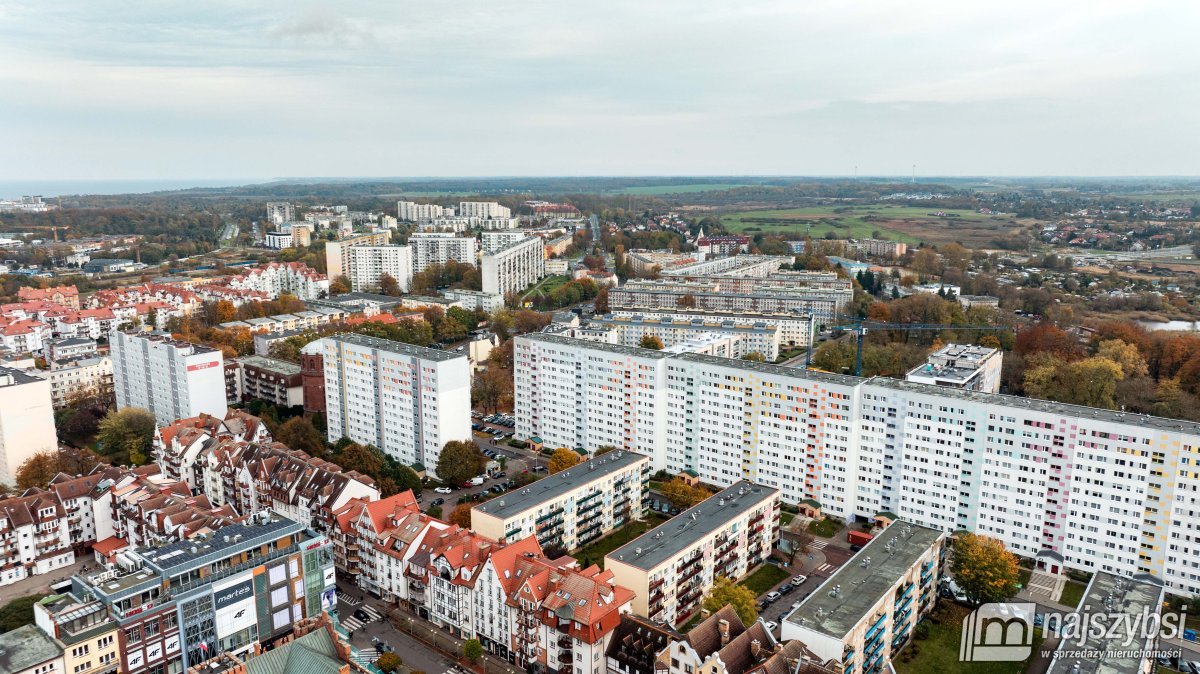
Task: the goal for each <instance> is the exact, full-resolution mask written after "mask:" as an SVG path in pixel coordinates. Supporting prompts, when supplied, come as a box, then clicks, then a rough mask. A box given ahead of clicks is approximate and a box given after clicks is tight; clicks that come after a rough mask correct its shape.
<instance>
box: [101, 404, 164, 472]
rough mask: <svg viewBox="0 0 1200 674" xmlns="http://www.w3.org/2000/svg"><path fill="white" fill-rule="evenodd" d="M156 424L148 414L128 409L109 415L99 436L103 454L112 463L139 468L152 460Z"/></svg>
mask: <svg viewBox="0 0 1200 674" xmlns="http://www.w3.org/2000/svg"><path fill="white" fill-rule="evenodd" d="M155 426H156V422H155V420H154V415H153V414H151V413H150V411H149V410H145V409H142V408H140V407H126V408H125V409H123V410H114V411H112V412H109V413H108V414H107V415H106V416H105V417H104V419H103V420H102V421H101V422H100V430H99V432H98V433H97V435H96V440H97V442H98V443H99V447H100V451H101V452H102V453H103V454H105V455H106V456H109V457H111V458H112V461H113V463H118V464H125V463H132V464H133V465H135V466H140V465H142V464H144V463H146V462H147V461H148V460H149V458H148V457H149V454H150V447H151V446H152V444H153V442H154V431H155Z"/></svg>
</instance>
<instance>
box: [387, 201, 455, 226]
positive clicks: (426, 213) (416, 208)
mask: <svg viewBox="0 0 1200 674" xmlns="http://www.w3.org/2000/svg"><path fill="white" fill-rule="evenodd" d="M447 211H450V212H451V213H453V212H454V209H453V208H450V209H446V208H442V207H441V206H438V205H437V204H418V203H416V202H413V201H398V202H396V219H397V220H403V221H404V222H424V221H426V220H433V219H434V218H440V217H442V216H443V215H446V212H447Z"/></svg>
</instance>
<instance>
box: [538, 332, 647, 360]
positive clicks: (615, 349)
mask: <svg viewBox="0 0 1200 674" xmlns="http://www.w3.org/2000/svg"><path fill="white" fill-rule="evenodd" d="M520 338H521V339H528V340H530V341H534V342H542V343H544V344H558V345H560V346H573V347H577V348H580V349H592V350H595V351H604V352H607V353H613V354H617V355H621V356H637V357H638V358H669V357H670V354H667V353H663V352H662V351H656V350H654V349H639V348H637V347H635V346H621V345H620V344H608V343H606V342H593V341H591V340H587V339H576V338H574V337H564V336H562V335H556V334H554V333H552V332H531V333H529V334H525V335H520Z"/></svg>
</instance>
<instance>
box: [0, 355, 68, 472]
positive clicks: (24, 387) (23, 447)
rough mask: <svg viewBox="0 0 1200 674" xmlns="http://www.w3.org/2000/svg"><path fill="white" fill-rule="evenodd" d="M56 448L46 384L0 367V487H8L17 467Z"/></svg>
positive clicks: (40, 378) (52, 413)
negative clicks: (39, 454)
mask: <svg viewBox="0 0 1200 674" xmlns="http://www.w3.org/2000/svg"><path fill="white" fill-rule="evenodd" d="M56 447H58V436H57V435H56V434H55V431H54V404H53V399H52V397H51V394H50V382H49V381H47V380H46V379H43V378H42V377H39V376H36V375H33V374H29V373H27V372H23V371H21V370H15V369H12V368H7V367H0V483H3V484H6V485H9V486H12V485H13V484H14V483H15V482H16V478H17V470H19V469H20V468H21V464H23V463H25V461H27V460H28V459H29V458H30V457H31V456H33V455H34V454H37V453H38V452H44V451H50V450H53V449H55V448H56Z"/></svg>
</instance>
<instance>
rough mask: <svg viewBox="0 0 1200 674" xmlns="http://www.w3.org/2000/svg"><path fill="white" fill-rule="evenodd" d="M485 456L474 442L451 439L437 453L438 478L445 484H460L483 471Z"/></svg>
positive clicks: (485, 461)
mask: <svg viewBox="0 0 1200 674" xmlns="http://www.w3.org/2000/svg"><path fill="white" fill-rule="evenodd" d="M486 465H487V457H486V456H484V455H483V452H481V451H479V447H478V446H477V445H476V444H475V443H474V442H463V441H461V440H451V441H450V442H447V443H446V445H445V446H444V447H442V451H441V453H440V454H438V460H437V468H436V469H435V472H436V473H437V476H438V479H440V480H441V481H442V482H445V483H446V484H450V485H456V486H457V485H460V484H462V483H464V482H466V481H467V480H470V479H471V478H473V477H475V476H476V475H479V474H480V473H482V472H483V468H484V466H486Z"/></svg>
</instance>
